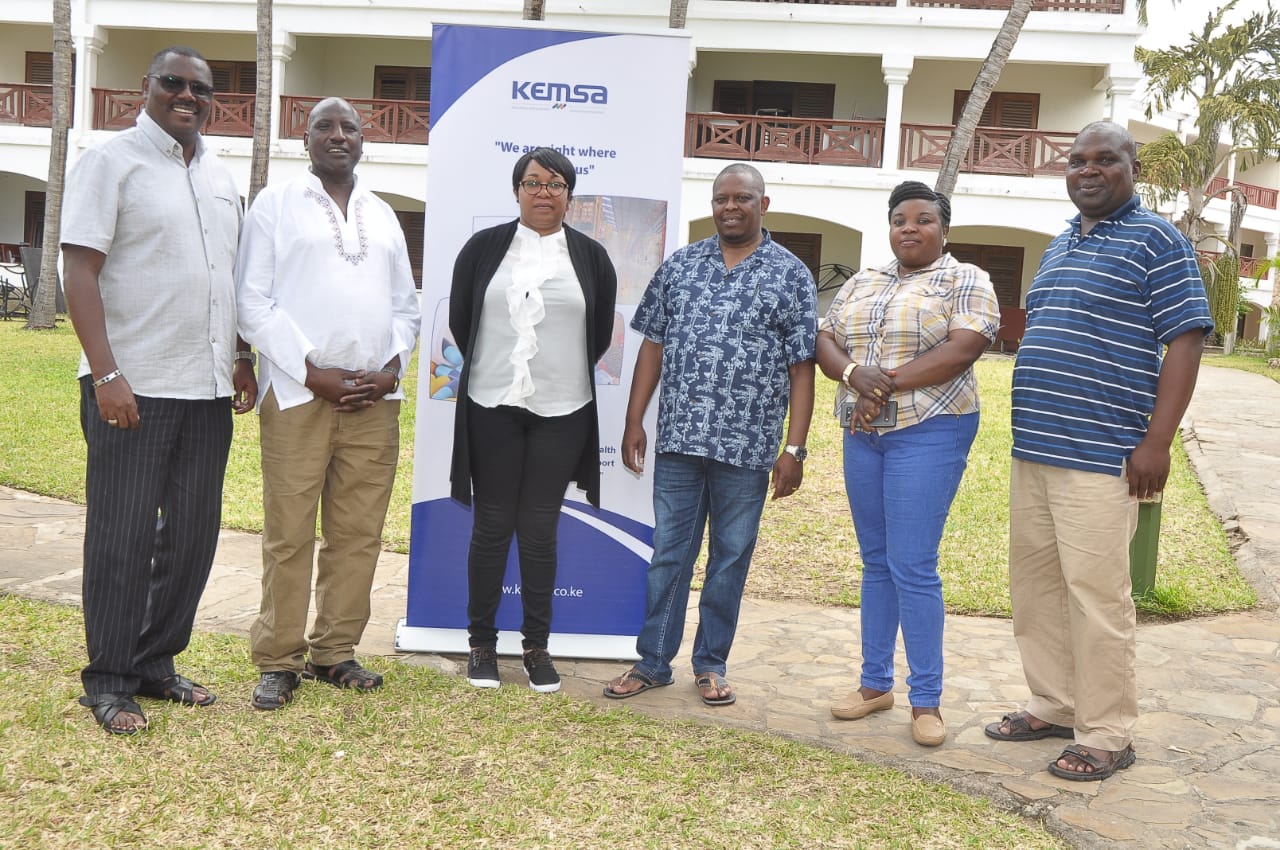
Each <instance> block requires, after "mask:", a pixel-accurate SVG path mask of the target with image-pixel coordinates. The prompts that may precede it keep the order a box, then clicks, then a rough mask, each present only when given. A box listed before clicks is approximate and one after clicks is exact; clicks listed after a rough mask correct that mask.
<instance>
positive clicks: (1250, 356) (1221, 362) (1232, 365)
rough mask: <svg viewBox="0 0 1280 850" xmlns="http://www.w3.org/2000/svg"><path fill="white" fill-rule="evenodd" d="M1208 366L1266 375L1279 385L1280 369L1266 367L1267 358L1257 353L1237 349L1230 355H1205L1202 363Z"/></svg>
mask: <svg viewBox="0 0 1280 850" xmlns="http://www.w3.org/2000/svg"><path fill="white" fill-rule="evenodd" d="M1203 362H1205V363H1207V364H1208V365H1210V366H1225V367H1227V368H1229V369H1239V370H1240V371H1242V372H1253V373H1254V374H1257V375H1266V376H1267V377H1268V378H1270V379H1271V380H1273V381H1276V382H1278V383H1280V369H1273V368H1271V367H1270V366H1268V365H1267V356H1266V355H1265V354H1263V353H1261V352H1258V351H1243V350H1241V349H1239V348H1237V349H1236V350H1235V353H1233V354H1231V355H1229V356H1228V355H1224V354H1217V353H1212V354H1206V355H1205V356H1204V361H1203Z"/></svg>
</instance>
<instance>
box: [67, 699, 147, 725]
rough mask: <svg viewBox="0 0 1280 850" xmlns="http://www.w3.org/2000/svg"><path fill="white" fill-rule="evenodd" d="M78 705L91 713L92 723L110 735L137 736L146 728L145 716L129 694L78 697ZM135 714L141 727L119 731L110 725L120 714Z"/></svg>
mask: <svg viewBox="0 0 1280 850" xmlns="http://www.w3.org/2000/svg"><path fill="white" fill-rule="evenodd" d="M80 704H81V705H83V706H84V707H85V708H87V709H89V710H90V711H92V712H93V719H94V721H95V722H96V723H97V724H98V725H99V726H101V727H102V728H103V729H104V730H106V731H107V733H108V734H111V735H137V734H138V733H139V732H142V731H145V730H146V728H147V716H146V715H145V714H143V713H142V708H141V707H140V706H139V705H138V703H137V702H135V701H134V699H133V697H132V696H130V695H129V694H94V695H93V696H88V695H87V694H86V695H85V696H82V697H80ZM122 711H124V712H128V713H129V714H136V715H138V716H139V717H141V718H142V725H140V726H135V727H133V728H129V729H120V728H117V727H115V726H112V725H111V721H112V720H114V719H115V717H116V715H117V714H119V713H120V712H122Z"/></svg>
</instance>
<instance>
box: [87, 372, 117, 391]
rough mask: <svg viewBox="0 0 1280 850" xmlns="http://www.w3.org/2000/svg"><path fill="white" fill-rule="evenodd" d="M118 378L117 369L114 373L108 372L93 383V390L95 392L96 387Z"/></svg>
mask: <svg viewBox="0 0 1280 850" xmlns="http://www.w3.org/2000/svg"><path fill="white" fill-rule="evenodd" d="M118 377H120V370H119V369H116V370H115V371H114V372H108V373H107V374H105V375H103V376H102V377H101V378H99V379H98V380H96V381H94V382H93V388H94V389H95V390H96V389H97V388H98V387H100V386H102V385H103V384H109V383H111V382H112V381H114V380H115V379H116V378H118Z"/></svg>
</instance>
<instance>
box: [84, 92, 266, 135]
mask: <svg viewBox="0 0 1280 850" xmlns="http://www.w3.org/2000/svg"><path fill="white" fill-rule="evenodd" d="M255 100H256V98H255V97H254V96H253V95H251V94H230V93H227V94H223V93H221V92H220V93H218V94H217V95H214V98H213V109H212V111H210V113H209V120H208V121H206V122H205V125H204V129H203V130H201V132H202V133H204V134H205V135H206V136H239V137H242V138H253V104H254V101H255ZM142 106H143V98H142V92H140V91H136V90H130V89H94V90H93V129H95V130H126V129H128V128H129V127H132V126H133V121H134V118H135V117H137V115H138V113H139V112H140V111H141V110H142Z"/></svg>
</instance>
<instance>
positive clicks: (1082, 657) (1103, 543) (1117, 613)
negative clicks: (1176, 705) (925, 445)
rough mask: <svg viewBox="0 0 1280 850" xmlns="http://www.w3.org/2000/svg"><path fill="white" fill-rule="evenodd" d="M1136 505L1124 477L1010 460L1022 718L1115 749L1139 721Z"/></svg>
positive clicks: (1088, 743) (1126, 740) (1012, 585)
mask: <svg viewBox="0 0 1280 850" xmlns="http://www.w3.org/2000/svg"><path fill="white" fill-rule="evenodd" d="M1137 523H1138V501H1137V499H1135V498H1132V497H1131V496H1130V495H1129V485H1128V483H1127V482H1126V481H1125V479H1124V477H1123V476H1121V477H1116V476H1113V475H1104V474H1100V473H1094V472H1081V471H1079V470H1074V469H1063V468H1061V467H1056V466H1046V465H1044V464H1039V463H1031V462H1028V461H1024V460H1019V459H1017V458H1014V461H1013V471H1012V476H1011V479H1010V487H1009V592H1010V595H1011V597H1012V600H1013V632H1014V636H1015V637H1016V638H1017V640H1018V649H1019V651H1020V652H1021V653H1022V668H1023V673H1024V674H1025V675H1026V677H1027V685H1028V687H1030V688H1031V700H1030V702H1028V703H1027V711H1029V712H1030V713H1031V714H1033V715H1034V716H1036V717H1038V718H1040V719H1041V720H1046V721H1048V722H1050V723H1056V724H1059V725H1062V726H1072V727H1074V728H1075V730H1076V743H1077V744H1081V745H1084V746H1086V747H1093V748H1096V749H1102V750H1121V749H1124V748H1125V747H1126V746H1128V745H1129V743H1130V741H1131V740H1132V733H1133V727H1134V724H1135V723H1136V722H1137V720H1138V688H1137V680H1136V674H1135V653H1136V650H1135V642H1136V636H1137V620H1136V614H1135V611H1134V607H1133V599H1132V597H1131V596H1130V580H1129V541H1130V540H1131V539H1132V538H1133V533H1134V530H1135V529H1136V528H1137Z"/></svg>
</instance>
